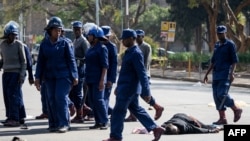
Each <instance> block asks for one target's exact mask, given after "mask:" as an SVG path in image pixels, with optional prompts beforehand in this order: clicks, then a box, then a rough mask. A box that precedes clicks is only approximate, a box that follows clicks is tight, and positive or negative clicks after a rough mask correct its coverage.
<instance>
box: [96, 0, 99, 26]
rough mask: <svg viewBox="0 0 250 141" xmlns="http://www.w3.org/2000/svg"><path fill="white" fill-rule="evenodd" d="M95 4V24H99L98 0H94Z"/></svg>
mask: <svg viewBox="0 0 250 141" xmlns="http://www.w3.org/2000/svg"><path fill="white" fill-rule="evenodd" d="M95 6H96V11H95V14H96V25H98V26H99V0H96V1H95Z"/></svg>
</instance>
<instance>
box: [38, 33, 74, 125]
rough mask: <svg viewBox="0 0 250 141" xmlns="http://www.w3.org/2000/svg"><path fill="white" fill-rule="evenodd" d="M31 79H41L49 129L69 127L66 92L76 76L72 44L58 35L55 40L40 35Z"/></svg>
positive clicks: (67, 92)
mask: <svg viewBox="0 0 250 141" xmlns="http://www.w3.org/2000/svg"><path fill="white" fill-rule="evenodd" d="M35 78H36V79H40V80H44V84H45V86H46V90H47V93H46V98H47V100H48V101H47V102H48V105H47V106H48V112H49V128H61V127H69V126H70V125H69V118H70V117H69V112H68V94H69V92H70V90H71V87H72V83H73V79H75V78H78V72H77V66H76V62H75V57H74V50H73V47H72V44H71V43H69V42H68V41H67V40H66V39H65V38H63V37H59V38H58V39H57V41H56V42H55V43H53V44H52V43H51V41H50V39H49V38H44V40H43V42H42V43H41V45H40V50H39V55H38V62H37V68H36V73H35Z"/></svg>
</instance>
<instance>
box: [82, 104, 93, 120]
mask: <svg viewBox="0 0 250 141" xmlns="http://www.w3.org/2000/svg"><path fill="white" fill-rule="evenodd" d="M91 111H92V109H91V108H90V107H88V106H87V105H86V104H84V105H83V108H82V118H83V119H84V118H85V117H86V116H87V115H88V114H89V113H90V112H91Z"/></svg>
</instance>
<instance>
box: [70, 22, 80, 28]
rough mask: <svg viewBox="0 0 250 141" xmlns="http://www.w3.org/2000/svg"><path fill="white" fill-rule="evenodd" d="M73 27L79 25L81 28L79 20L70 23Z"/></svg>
mask: <svg viewBox="0 0 250 141" xmlns="http://www.w3.org/2000/svg"><path fill="white" fill-rule="evenodd" d="M72 26H73V27H80V28H82V22H80V21H74V22H73V24H72Z"/></svg>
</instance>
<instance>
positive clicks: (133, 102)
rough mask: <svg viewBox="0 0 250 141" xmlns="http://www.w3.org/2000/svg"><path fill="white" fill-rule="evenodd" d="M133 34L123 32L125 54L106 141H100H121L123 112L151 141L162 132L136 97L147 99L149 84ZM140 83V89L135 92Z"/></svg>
mask: <svg viewBox="0 0 250 141" xmlns="http://www.w3.org/2000/svg"><path fill="white" fill-rule="evenodd" d="M136 37H137V35H136V32H135V31H134V30H132V29H124V30H123V32H122V37H121V39H122V43H123V45H124V46H125V47H127V50H126V51H125V54H124V56H123V58H122V64H121V69H120V73H119V78H118V82H117V87H116V89H115V95H116V103H115V106H114V109H113V113H112V116H111V133H110V138H109V139H106V140H103V141H121V140H122V138H123V137H122V131H123V128H124V125H123V124H124V122H123V120H124V118H125V116H126V110H127V109H129V110H130V111H131V112H132V114H134V115H135V116H136V117H137V118H138V119H139V121H140V122H141V123H142V124H143V126H144V127H145V128H146V129H147V131H149V132H150V131H153V133H154V137H155V138H154V139H153V141H158V140H159V139H160V137H161V135H162V134H163V133H164V131H165V130H164V129H163V128H162V127H159V126H158V125H156V123H155V122H154V121H153V119H151V117H150V116H149V115H148V113H147V112H146V110H145V109H144V108H142V107H141V106H140V105H139V93H143V94H144V95H150V93H151V92H150V87H149V81H148V77H147V74H146V70H145V67H144V64H143V56H142V52H141V51H140V49H139V48H138V46H137V45H136V44H135V40H136ZM139 83H141V89H140V88H139Z"/></svg>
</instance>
